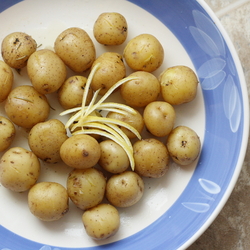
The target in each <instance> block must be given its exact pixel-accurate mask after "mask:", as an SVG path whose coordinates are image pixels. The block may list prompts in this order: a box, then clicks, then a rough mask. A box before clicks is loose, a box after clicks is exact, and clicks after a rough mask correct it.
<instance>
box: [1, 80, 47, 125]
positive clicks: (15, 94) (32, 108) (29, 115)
mask: <svg viewBox="0 0 250 250" xmlns="http://www.w3.org/2000/svg"><path fill="white" fill-rule="evenodd" d="M4 108H5V112H6V114H7V116H8V117H9V118H10V120H11V121H12V122H14V123H15V124H16V125H18V126H21V127H23V128H32V127H33V126H34V125H35V124H37V123H39V122H44V121H45V120H46V119H47V118H48V116H49V113H50V106H49V103H48V100H47V98H46V96H45V95H43V94H39V93H38V92H37V91H36V90H35V89H34V87H32V86H29V85H22V86H18V87H16V88H14V89H13V90H12V91H11V92H10V94H9V96H8V98H7V101H6V103H5V106H4Z"/></svg>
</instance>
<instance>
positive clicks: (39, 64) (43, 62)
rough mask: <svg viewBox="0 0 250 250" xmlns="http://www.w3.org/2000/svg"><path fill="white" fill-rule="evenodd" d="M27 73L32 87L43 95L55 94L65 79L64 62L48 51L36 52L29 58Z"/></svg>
mask: <svg viewBox="0 0 250 250" xmlns="http://www.w3.org/2000/svg"><path fill="white" fill-rule="evenodd" d="M27 72H28V76H29V78H30V81H31V83H32V85H33V87H34V88H35V89H36V90H37V91H38V92H39V93H41V94H44V95H45V94H50V93H53V92H56V91H57V90H58V89H59V88H60V87H61V86H62V84H63V83H64V81H65V80H66V77H67V69H66V66H65V64H64V62H63V61H62V60H61V58H60V57H59V56H58V55H57V54H55V52H53V51H52V50H48V49H42V50H38V51H36V52H34V53H33V54H32V55H31V56H30V57H29V60H28V63H27Z"/></svg>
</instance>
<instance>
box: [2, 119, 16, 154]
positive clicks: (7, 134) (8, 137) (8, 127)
mask: <svg viewBox="0 0 250 250" xmlns="http://www.w3.org/2000/svg"><path fill="white" fill-rule="evenodd" d="M15 135H16V128H15V126H14V124H13V123H12V122H11V121H10V120H9V119H7V118H5V117H3V116H0V152H2V151H4V150H6V149H7V148H9V147H10V145H11V143H12V142H13V140H14V138H15Z"/></svg>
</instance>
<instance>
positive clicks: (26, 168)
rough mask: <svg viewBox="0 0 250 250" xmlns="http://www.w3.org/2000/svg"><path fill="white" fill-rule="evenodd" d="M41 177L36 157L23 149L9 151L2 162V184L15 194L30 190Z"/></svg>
mask: <svg viewBox="0 0 250 250" xmlns="http://www.w3.org/2000/svg"><path fill="white" fill-rule="evenodd" d="M39 175H40V162H39V160H38V158H37V157H36V155H35V154H34V153H33V152H31V151H29V150H26V149H24V148H22V147H13V148H10V149H9V150H7V151H6V152H5V153H4V154H3V156H2V158H1V160H0V182H1V183H2V185H3V186H4V187H6V188H8V189H10V190H12V191H14V192H24V191H26V190H28V189H30V188H31V187H32V186H33V185H34V184H35V183H36V181H37V179H38V177H39Z"/></svg>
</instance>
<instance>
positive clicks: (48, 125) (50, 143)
mask: <svg viewBox="0 0 250 250" xmlns="http://www.w3.org/2000/svg"><path fill="white" fill-rule="evenodd" d="M67 139H68V136H67V131H66V129H65V126H64V124H63V123H62V122H61V121H59V120H57V119H50V120H48V121H45V122H39V123H37V124H36V125H35V126H34V127H33V128H32V129H31V130H30V132H29V136H28V143H29V146H30V149H31V150H32V152H33V153H34V154H35V155H36V156H37V157H38V158H40V159H41V160H43V161H45V162H47V163H57V162H59V161H60V160H61V157H60V148H61V145H62V144H63V143H64V142H65V141H66V140H67Z"/></svg>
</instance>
